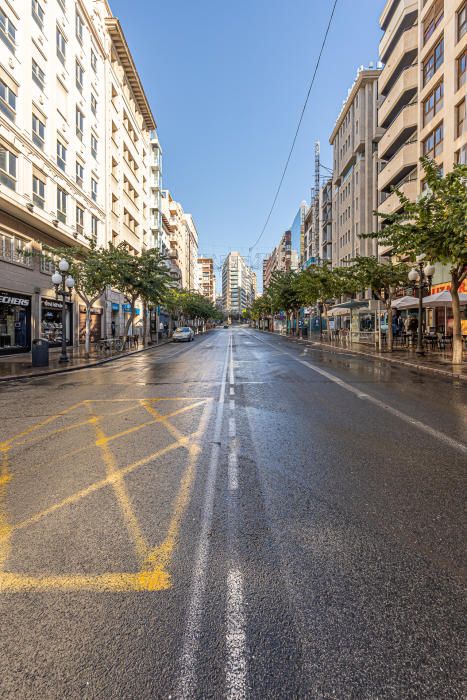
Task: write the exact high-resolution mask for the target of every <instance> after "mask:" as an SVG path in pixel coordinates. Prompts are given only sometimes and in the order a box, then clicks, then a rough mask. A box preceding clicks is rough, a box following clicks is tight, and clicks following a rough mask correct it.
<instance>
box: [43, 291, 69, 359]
mask: <svg viewBox="0 0 467 700" xmlns="http://www.w3.org/2000/svg"><path fill="white" fill-rule="evenodd" d="M62 309H63V302H62V301H60V300H59V299H47V298H45V297H42V299H41V338H42V339H43V340H48V342H49V347H51V348H58V347H61V345H62V337H63V324H62ZM65 337H66V344H67V345H73V304H71V303H70V302H66V322H65Z"/></svg>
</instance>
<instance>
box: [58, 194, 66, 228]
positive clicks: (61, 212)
mask: <svg viewBox="0 0 467 700" xmlns="http://www.w3.org/2000/svg"><path fill="white" fill-rule="evenodd" d="M66 200H67V193H66V192H65V190H62V188H61V187H58V186H57V219H58V220H59V221H61V222H62V224H66Z"/></svg>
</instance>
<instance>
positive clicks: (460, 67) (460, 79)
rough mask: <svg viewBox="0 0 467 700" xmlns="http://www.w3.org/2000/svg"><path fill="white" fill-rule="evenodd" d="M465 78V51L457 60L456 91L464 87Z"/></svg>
mask: <svg viewBox="0 0 467 700" xmlns="http://www.w3.org/2000/svg"><path fill="white" fill-rule="evenodd" d="M466 76H467V51H464V53H463V54H461V55H460V56H459V58H458V59H457V89H458V90H460V89H461V87H462V86H463V85H465V82H466Z"/></svg>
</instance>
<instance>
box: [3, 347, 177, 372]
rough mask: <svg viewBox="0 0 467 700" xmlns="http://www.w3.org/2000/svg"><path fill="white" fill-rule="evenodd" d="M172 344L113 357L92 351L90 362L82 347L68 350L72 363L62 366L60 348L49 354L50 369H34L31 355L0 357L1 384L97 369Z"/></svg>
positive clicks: (52, 350) (118, 354)
mask: <svg viewBox="0 0 467 700" xmlns="http://www.w3.org/2000/svg"><path fill="white" fill-rule="evenodd" d="M171 342H172V340H171V339H164V340H161V341H160V342H159V343H158V344H154V345H149V346H148V347H147V348H144V347H141V346H140V347H139V348H138V349H137V350H129V351H126V352H119V353H115V354H113V355H111V356H108V355H102V354H100V353H98V352H96V350H95V349H92V350H91V353H90V355H91V357H90V358H89V360H87V359H86V358H85V357H84V348H83V347H82V346H80V347H79V348H68V356H69V358H70V361H69V362H68V363H66V364H60V362H59V358H60V348H52V349H51V350H50V352H49V366H48V367H32V365H31V353H25V354H22V355H9V356H7V357H0V382H2V381H8V380H12V379H27V378H30V377H41V376H47V375H49V374H59V373H60V372H72V371H74V370H78V369H84V368H86V367H97V366H98V365H103V364H106V363H107V362H112V361H113V360H118V359H120V358H122V357H130V356H131V355H137V354H138V353H141V352H147V351H149V350H154V349H155V348H159V347H161V346H162V345H166V344H167V343H171Z"/></svg>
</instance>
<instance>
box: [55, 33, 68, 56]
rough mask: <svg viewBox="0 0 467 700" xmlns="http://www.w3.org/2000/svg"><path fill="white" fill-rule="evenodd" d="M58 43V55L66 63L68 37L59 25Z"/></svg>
mask: <svg viewBox="0 0 467 700" xmlns="http://www.w3.org/2000/svg"><path fill="white" fill-rule="evenodd" d="M56 44H57V56H58V58H59V59H60V61H61V62H62V63H63V65H65V58H66V39H65V37H64V36H63V34H62V32H61V31H60V29H59V28H58V27H57V33H56Z"/></svg>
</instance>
